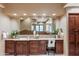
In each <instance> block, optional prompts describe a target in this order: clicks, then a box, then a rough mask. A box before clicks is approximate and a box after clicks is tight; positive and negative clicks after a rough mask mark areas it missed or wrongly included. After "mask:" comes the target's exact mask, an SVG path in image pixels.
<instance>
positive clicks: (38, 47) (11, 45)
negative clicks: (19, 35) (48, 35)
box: [5, 40, 47, 55]
mask: <svg viewBox="0 0 79 59" xmlns="http://www.w3.org/2000/svg"><path fill="white" fill-rule="evenodd" d="M46 47H47V41H46V40H30V41H11V40H6V41H5V54H6V55H38V54H45V53H46Z"/></svg>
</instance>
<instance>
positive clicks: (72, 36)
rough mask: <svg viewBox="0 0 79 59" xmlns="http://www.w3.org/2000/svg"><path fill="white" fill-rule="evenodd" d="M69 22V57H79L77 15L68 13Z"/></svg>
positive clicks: (78, 15)
mask: <svg viewBox="0 0 79 59" xmlns="http://www.w3.org/2000/svg"><path fill="white" fill-rule="evenodd" d="M68 18H69V19H68V21H69V40H68V43H69V44H68V45H69V47H68V48H69V49H68V50H69V51H68V52H69V55H70V56H77V55H79V14H77V13H70V14H69V17H68Z"/></svg>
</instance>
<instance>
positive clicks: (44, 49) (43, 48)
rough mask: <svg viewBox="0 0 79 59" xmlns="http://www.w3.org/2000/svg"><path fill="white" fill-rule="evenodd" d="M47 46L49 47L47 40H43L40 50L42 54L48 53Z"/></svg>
mask: <svg viewBox="0 0 79 59" xmlns="http://www.w3.org/2000/svg"><path fill="white" fill-rule="evenodd" d="M46 48H47V41H46V40H41V41H40V44H39V49H40V50H39V52H40V54H46Z"/></svg>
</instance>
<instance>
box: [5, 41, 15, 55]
mask: <svg viewBox="0 0 79 59" xmlns="http://www.w3.org/2000/svg"><path fill="white" fill-rule="evenodd" d="M14 48H15V45H14V41H12V40H8V41H7V40H6V41H5V54H6V55H14V52H15V50H14Z"/></svg>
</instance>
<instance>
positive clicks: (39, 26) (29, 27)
mask: <svg viewBox="0 0 79 59" xmlns="http://www.w3.org/2000/svg"><path fill="white" fill-rule="evenodd" d="M53 25H55V24H54V21H53V17H50V16H44V17H43V16H36V17H35V18H34V17H33V16H29V17H26V18H25V19H21V20H20V31H23V30H26V31H28V32H32V33H31V34H33V31H36V32H38V33H41V32H46V33H49V34H51V33H52V30H53V29H54V27H53Z"/></svg>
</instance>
